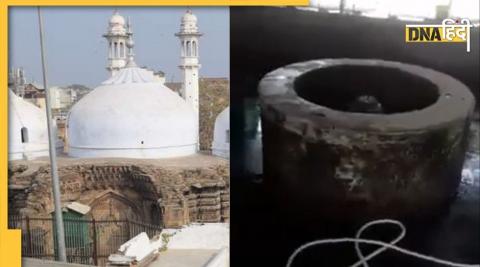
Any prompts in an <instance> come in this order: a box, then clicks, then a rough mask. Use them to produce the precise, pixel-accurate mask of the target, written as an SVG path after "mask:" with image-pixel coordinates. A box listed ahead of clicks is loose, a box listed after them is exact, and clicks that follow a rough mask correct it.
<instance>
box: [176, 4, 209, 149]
mask: <svg viewBox="0 0 480 267" xmlns="http://www.w3.org/2000/svg"><path fill="white" fill-rule="evenodd" d="M175 36H177V37H178V38H179V39H180V47H181V51H180V65H179V68H180V69H181V70H182V76H183V83H182V89H181V92H180V93H181V95H182V97H183V98H184V99H185V101H187V103H188V104H189V105H190V106H192V107H193V109H194V110H195V113H196V116H197V136H198V132H199V130H200V128H199V125H200V119H199V97H198V88H199V85H198V69H200V64H199V63H198V55H199V53H198V39H199V38H200V36H202V34H201V33H200V32H199V31H198V27H197V17H196V16H195V15H193V14H192V11H190V10H187V12H186V13H185V15H183V17H182V21H181V24H180V32H178V33H176V34H175ZM198 145H199V144H198Z"/></svg>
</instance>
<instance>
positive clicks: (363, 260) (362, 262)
mask: <svg viewBox="0 0 480 267" xmlns="http://www.w3.org/2000/svg"><path fill="white" fill-rule="evenodd" d="M379 224H390V225H396V226H398V227H399V228H400V230H401V232H400V234H399V235H398V236H397V237H396V238H395V239H393V240H392V241H390V243H386V242H383V241H378V240H373V239H364V238H361V235H362V233H363V232H364V231H365V230H367V229H368V228H370V227H372V226H374V225H379ZM406 232H407V230H406V228H405V226H404V225H403V224H402V223H401V222H399V221H396V220H391V219H382V220H375V221H371V222H368V223H366V224H364V225H363V226H362V227H361V228H360V229H359V230H358V231H357V233H356V234H355V238H333V239H320V240H316V241H312V242H308V243H306V244H304V245H302V246H300V247H299V248H297V249H296V250H295V251H294V252H293V253H292V255H290V257H289V259H288V262H287V265H286V267H292V264H293V261H294V260H295V258H296V257H297V256H298V254H300V253H301V252H302V251H304V250H306V249H307V248H311V247H314V246H318V245H326V244H339V243H354V244H355V252H356V254H357V256H358V258H359V260H358V261H357V262H355V263H354V264H352V265H350V267H358V266H363V267H369V265H368V261H369V260H370V259H372V258H374V257H376V256H378V255H379V254H380V253H382V252H384V251H385V250H387V249H392V250H395V251H398V252H400V253H403V254H405V255H409V256H412V257H416V258H419V259H422V260H426V261H430V262H433V263H437V264H440V265H445V266H452V267H480V264H465V263H457V262H452V261H448V260H443V259H439V258H436V257H433V256H428V255H424V254H420V253H418V252H415V251H411V250H408V249H404V248H401V247H399V246H396V245H395V244H396V243H398V242H400V240H402V239H403V237H405V234H406ZM360 244H370V245H377V246H380V248H378V249H377V250H375V251H373V252H372V253H370V254H368V255H367V256H364V255H363V253H362V251H361V249H360Z"/></svg>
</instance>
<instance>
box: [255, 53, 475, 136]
mask: <svg viewBox="0 0 480 267" xmlns="http://www.w3.org/2000/svg"><path fill="white" fill-rule="evenodd" d="M338 66H365V67H377V68H378V67H385V68H390V69H396V70H399V71H401V72H406V73H408V74H410V75H412V76H416V77H419V78H422V79H424V80H426V81H428V82H430V83H432V84H433V85H434V86H436V89H437V90H438V94H439V96H438V98H437V100H436V101H434V102H433V103H432V104H431V105H428V106H426V107H424V108H422V109H418V110H413V111H406V112H399V113H390V114H372V113H356V112H348V111H341V110H338V109H333V108H329V107H326V106H322V105H319V104H316V103H313V102H311V101H309V100H307V99H305V98H303V97H301V96H299V94H298V93H297V91H296V88H295V81H296V80H297V79H298V78H299V77H301V76H302V75H304V74H306V73H308V72H311V71H314V70H319V69H325V68H330V67H338ZM258 91H259V99H260V105H261V107H262V110H263V112H262V116H263V118H264V119H268V120H270V121H273V122H276V123H279V124H283V125H285V126H286V127H287V128H290V129H292V130H294V131H305V128H306V127H305V126H312V127H313V128H317V129H325V127H327V128H332V127H333V129H337V130H338V129H352V128H354V129H362V130H365V131H373V132H376V131H382V132H396V131H419V130H422V129H423V130H424V129H431V128H438V127H442V126H443V125H445V124H450V123H454V122H461V123H463V121H464V120H465V118H467V117H469V116H471V114H472V113H473V109H474V107H475V98H474V96H473V94H472V93H471V91H470V90H469V89H468V88H467V87H466V86H465V85H464V84H463V83H461V82H460V81H458V80H456V79H455V78H453V77H451V76H449V75H447V74H444V73H441V72H438V71H436V70H433V69H429V68H425V67H421V66H418V65H413V64H406V63H401V62H396V61H385V60H379V59H348V58H341V59H318V60H309V61H304V62H297V63H293V64H289V65H287V66H284V67H281V68H278V69H276V70H273V71H271V72H269V73H268V74H266V75H265V76H264V77H263V78H262V80H261V81H260V84H259V87H258ZM423 130H422V131H423Z"/></svg>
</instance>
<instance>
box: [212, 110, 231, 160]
mask: <svg viewBox="0 0 480 267" xmlns="http://www.w3.org/2000/svg"><path fill="white" fill-rule="evenodd" d="M212 154H213V155H216V156H219V157H222V158H227V159H228V158H230V107H227V108H225V109H224V110H223V111H222V112H220V114H218V116H217V118H216V119H215V128H214V130H213V142H212Z"/></svg>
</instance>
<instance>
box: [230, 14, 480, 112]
mask: <svg viewBox="0 0 480 267" xmlns="http://www.w3.org/2000/svg"><path fill="white" fill-rule="evenodd" d="M409 23H410V24H418V22H406V21H398V20H394V19H375V18H367V17H356V16H349V15H339V14H328V13H318V12H309V11H302V10H297V9H294V8H232V9H231V11H230V26H231V73H232V78H231V79H232V88H233V90H232V94H233V96H232V100H233V101H236V100H239V99H242V98H244V97H247V96H256V87H257V83H258V81H259V80H260V78H261V77H262V76H263V75H264V74H265V73H267V72H269V71H271V70H273V69H275V68H278V67H281V66H283V65H286V64H289V63H293V62H297V61H304V60H310V59H319V58H343V57H347V58H377V59H385V60H393V61H400V62H404V63H411V64H417V65H421V66H425V67H428V68H432V69H436V70H438V71H441V72H444V73H446V74H449V75H451V76H453V77H455V78H457V79H459V80H460V81H462V82H463V83H465V84H466V85H467V86H468V87H469V88H470V89H471V90H472V91H473V93H474V94H475V97H476V98H477V103H478V98H479V92H478V87H479V28H472V33H471V52H470V53H466V44H465V43H461V44H447V43H415V44H407V43H405V24H409ZM427 23H428V24H441V21H435V22H427ZM240 89H241V90H240Z"/></svg>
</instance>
